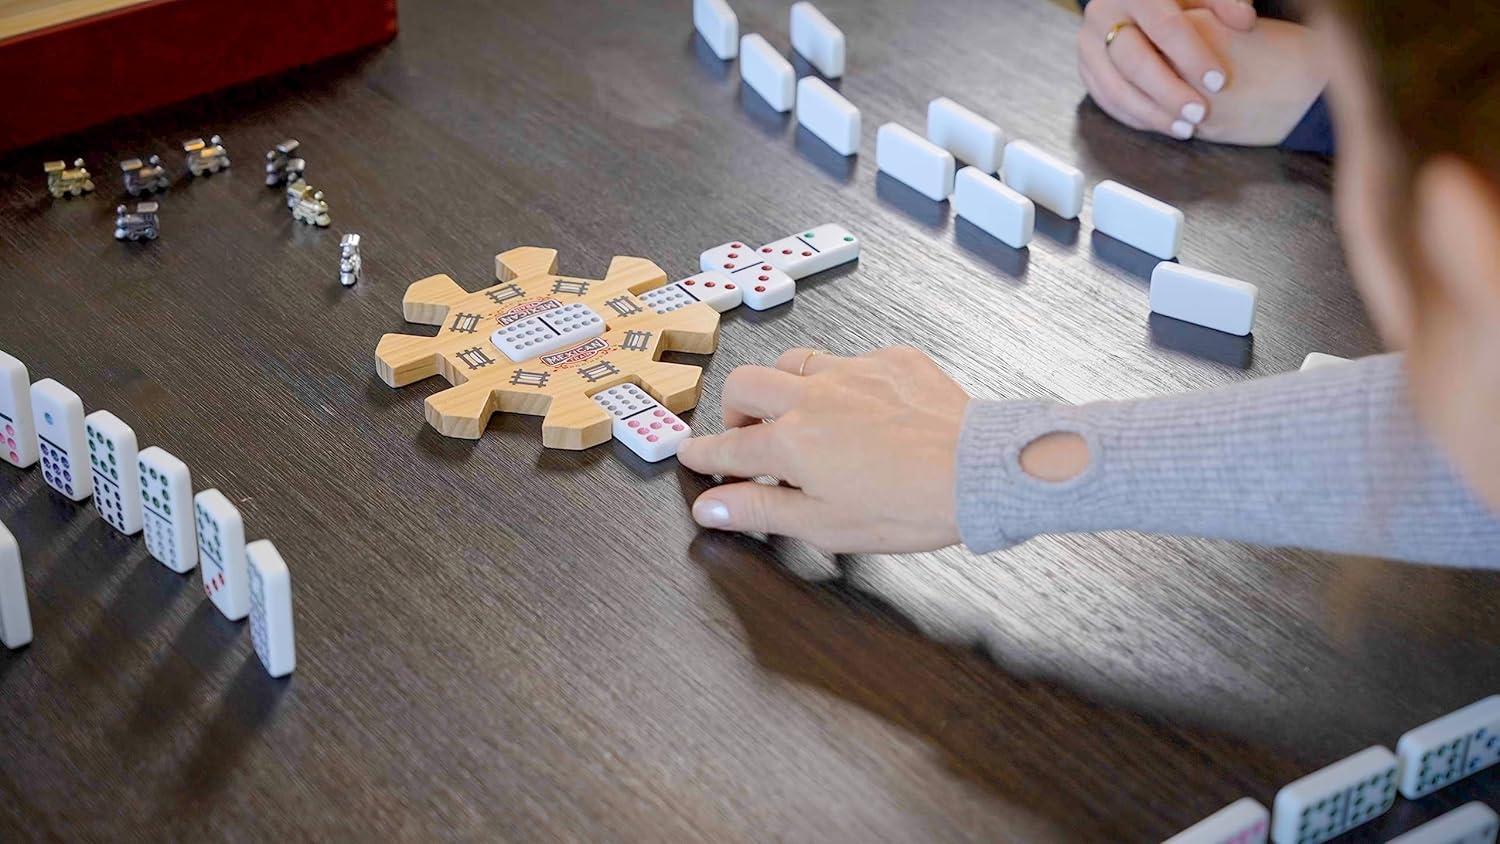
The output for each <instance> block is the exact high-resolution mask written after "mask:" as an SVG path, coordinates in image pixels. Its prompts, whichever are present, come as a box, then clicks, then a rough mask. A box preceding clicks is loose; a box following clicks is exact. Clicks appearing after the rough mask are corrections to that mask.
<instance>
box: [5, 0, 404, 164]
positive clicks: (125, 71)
mask: <svg viewBox="0 0 1500 844" xmlns="http://www.w3.org/2000/svg"><path fill="white" fill-rule="evenodd" d="M4 6H5V8H3V9H0V80H5V91H4V102H3V104H0V151H3V150H8V149H14V148H16V147H20V146H25V145H27V144H30V143H33V142H36V141H40V140H43V139H45V138H50V137H53V136H55V135H61V134H65V133H67V132H73V131H76V130H78V129H82V128H85V127H87V126H92V125H94V124H97V123H103V122H105V121H107V120H111V119H113V118H116V117H121V116H123V115H127V114H137V113H140V112H143V111H148V110H150V109H153V108H156V107H158V106H162V105H166V104H167V103H173V102H177V101H179V100H185V99H187V98H189V97H193V96H197V95H198V94H204V93H207V92H209V91H215V90H218V89H220V88H224V87H227V86H230V85H234V84H236V83H239V82H245V81H247V80H250V79H254V78H256V77H260V76H265V75H267V74H271V73H275V72H277V71H281V70H286V69H288V68H292V67H296V66H298V65H304V64H309V63H311V62H314V61H317V60H319V59H324V58H328V57H329V56H334V55H338V54H340V53H347V52H350V51H352V50H357V49H359V48H361V47H367V46H370V45H372V44H380V43H383V42H385V41H389V40H390V39H391V38H393V37H395V35H396V0H279V2H273V3H260V2H254V0H146V2H138V1H137V2H131V0H22V1H21V2H13V3H9V4H4Z"/></svg>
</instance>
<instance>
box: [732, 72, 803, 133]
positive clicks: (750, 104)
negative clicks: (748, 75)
mask: <svg viewBox="0 0 1500 844" xmlns="http://www.w3.org/2000/svg"><path fill="white" fill-rule="evenodd" d="M739 100H740V110H741V111H743V112H745V116H747V117H749V118H750V122H751V123H753V124H755V128H757V129H759V130H760V131H761V133H762V134H764V135H765V136H766V137H768V138H780V137H783V136H784V135H785V134H786V127H787V124H788V123H789V122H790V121H791V119H792V117H791V113H790V112H780V111H777V110H776V109H774V108H771V104H770V103H768V102H766V101H765V98H764V97H762V96H761V95H760V94H759V93H757V92H756V90H755V89H754V88H751V87H750V86H749V85H747V84H746V83H745V81H744V80H740V91H739Z"/></svg>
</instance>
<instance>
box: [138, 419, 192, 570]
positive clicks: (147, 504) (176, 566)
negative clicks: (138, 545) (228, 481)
mask: <svg viewBox="0 0 1500 844" xmlns="http://www.w3.org/2000/svg"><path fill="white" fill-rule="evenodd" d="M136 466H137V467H138V468H139V470H140V471H139V475H138V477H139V478H140V487H141V516H142V519H143V521H144V522H145V528H146V550H147V551H150V552H151V556H153V557H155V558H156V559H157V561H158V562H160V563H161V564H162V565H164V566H166V567H167V568H169V569H171V570H172V571H175V572H177V573H178V574H184V573H186V572H190V571H192V570H193V567H194V566H196V565H198V539H197V531H196V530H195V529H194V526H193V520H194V516H193V507H192V501H193V478H192V475H191V473H189V472H188V467H187V464H186V463H183V462H182V461H181V460H178V459H177V458H176V457H173V456H172V455H170V454H168V453H167V452H165V451H163V450H161V449H159V448H157V447H156V446H152V447H151V448H148V449H146V450H145V451H142V452H141V456H140V458H139V459H137V461H136Z"/></svg>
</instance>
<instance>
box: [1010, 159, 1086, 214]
mask: <svg viewBox="0 0 1500 844" xmlns="http://www.w3.org/2000/svg"><path fill="white" fill-rule="evenodd" d="M1002 169H1003V170H1004V171H1005V183H1006V184H1007V185H1010V186H1011V187H1012V188H1014V189H1015V190H1016V191H1018V192H1020V193H1022V194H1025V195H1026V196H1028V197H1030V198H1031V201H1033V202H1035V203H1036V204H1037V205H1040V206H1042V207H1043V208H1046V209H1047V210H1049V211H1051V212H1052V213H1054V214H1056V215H1057V216H1059V217H1062V218H1063V219H1064V220H1072V219H1074V218H1076V217H1077V216H1078V215H1079V213H1080V212H1082V211H1083V171H1082V170H1079V169H1078V168H1077V167H1074V166H1073V165H1071V164H1067V163H1065V162H1063V161H1060V160H1059V159H1057V158H1055V157H1054V156H1051V155H1048V154H1047V153H1046V152H1043V151H1042V150H1041V149H1039V148H1038V147H1037V146H1036V145H1035V144H1031V143H1028V142H1027V141H1011V142H1010V143H1009V144H1006V146H1005V163H1004V166H1003V167H1002Z"/></svg>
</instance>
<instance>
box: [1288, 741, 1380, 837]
mask: <svg viewBox="0 0 1500 844" xmlns="http://www.w3.org/2000/svg"><path fill="white" fill-rule="evenodd" d="M1395 801H1396V755H1395V754H1393V753H1391V752H1390V751H1389V750H1387V749H1385V748H1384V747H1379V746H1376V747H1369V748H1366V749H1364V750H1361V751H1360V752H1358V753H1356V754H1354V755H1353V756H1350V757H1349V758H1347V759H1344V760H1341V761H1339V762H1335V763H1333V764H1332V765H1329V766H1328V767H1326V768H1324V769H1322V770H1321V771H1317V772H1315V773H1312V774H1308V775H1307V776H1305V777H1303V778H1302V779H1300V780H1297V781H1296V782H1294V783H1292V784H1290V785H1288V786H1285V787H1283V788H1282V789H1281V790H1280V791H1278V792H1276V804H1275V816H1274V819H1273V820H1272V823H1271V840H1273V841H1275V842H1276V844H1294V842H1295V844H1317V842H1320V841H1327V840H1328V839H1330V838H1333V837H1334V836H1336V835H1342V834H1343V833H1345V832H1348V831H1349V830H1351V829H1353V828H1355V827H1357V826H1359V825H1361V824H1363V823H1366V822H1367V821H1369V820H1371V819H1372V818H1376V817H1379V816H1380V815H1383V814H1385V813H1386V812H1387V811H1388V810H1389V809H1390V808H1391V804H1392V803H1394V802H1395Z"/></svg>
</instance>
